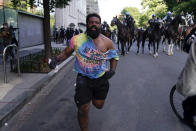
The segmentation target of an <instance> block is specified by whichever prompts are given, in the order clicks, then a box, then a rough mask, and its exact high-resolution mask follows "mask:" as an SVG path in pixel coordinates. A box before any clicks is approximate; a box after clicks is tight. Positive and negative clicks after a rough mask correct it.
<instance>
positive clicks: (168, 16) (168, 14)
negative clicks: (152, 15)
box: [163, 11, 174, 24]
mask: <svg viewBox="0 0 196 131" xmlns="http://www.w3.org/2000/svg"><path fill="white" fill-rule="evenodd" d="M173 19H174V18H173V16H172V13H171V12H170V11H168V12H167V15H166V16H165V17H164V18H163V21H165V22H166V24H169V23H171V22H172V20H173Z"/></svg>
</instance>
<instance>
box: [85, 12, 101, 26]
mask: <svg viewBox="0 0 196 131" xmlns="http://www.w3.org/2000/svg"><path fill="white" fill-rule="evenodd" d="M91 17H97V18H99V20H100V23H101V17H100V16H99V15H98V14H97V13H91V14H88V15H87V16H86V24H88V21H89V19H90V18H91Z"/></svg>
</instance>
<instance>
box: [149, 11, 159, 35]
mask: <svg viewBox="0 0 196 131" xmlns="http://www.w3.org/2000/svg"><path fill="white" fill-rule="evenodd" d="M156 20H157V18H156V14H152V19H150V20H149V21H148V24H149V25H150V27H149V28H148V33H151V31H152V29H153V28H154V23H155V22H156Z"/></svg>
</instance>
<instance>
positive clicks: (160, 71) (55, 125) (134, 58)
mask: <svg viewBox="0 0 196 131" xmlns="http://www.w3.org/2000/svg"><path fill="white" fill-rule="evenodd" d="M186 57H187V54H185V53H184V52H180V51H175V52H174V56H167V55H166V54H165V53H163V52H161V51H160V53H159V56H158V58H156V59H155V58H153V56H152V55H149V54H148V51H145V54H139V55H137V54H136V46H135V44H134V46H133V48H132V49H131V52H130V53H129V54H127V55H126V56H120V61H119V63H118V67H117V70H116V75H115V76H114V77H113V78H112V79H111V80H110V90H109V93H108V97H107V99H106V103H105V106H104V108H103V109H102V110H98V109H95V108H94V107H93V106H91V109H90V114H89V117H90V118H89V131H111V130H112V131H190V129H189V128H188V127H186V126H185V125H183V124H182V123H180V121H178V119H177V117H176V116H175V115H174V113H173V112H172V110H171V107H170V104H169V92H170V89H171V87H172V86H173V85H174V84H175V82H176V79H177V77H178V75H179V73H180V71H181V70H182V68H183V66H184V63H185V60H186ZM72 68H73V61H72V62H70V63H69V65H67V66H66V67H64V68H63V69H62V71H61V75H59V76H58V78H56V79H55V80H54V81H55V82H56V84H49V86H48V87H45V88H44V89H43V90H42V91H41V92H40V93H39V94H38V95H37V96H36V97H35V98H34V99H33V100H32V101H31V103H29V104H27V105H26V106H25V107H24V108H23V109H22V110H21V111H20V112H19V113H17V115H15V116H14V117H13V118H12V119H11V120H10V121H9V122H8V126H5V127H3V128H2V129H1V130H2V131H27V130H28V131H79V130H80V129H79V125H78V122H77V108H76V106H75V103H74V99H73V97H74V83H75V78H76V73H74V72H73V71H72ZM55 82H53V83H55Z"/></svg>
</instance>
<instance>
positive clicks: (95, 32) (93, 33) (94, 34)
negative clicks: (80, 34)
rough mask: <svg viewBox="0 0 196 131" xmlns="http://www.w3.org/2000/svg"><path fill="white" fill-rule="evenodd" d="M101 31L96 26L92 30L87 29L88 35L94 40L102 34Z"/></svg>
mask: <svg viewBox="0 0 196 131" xmlns="http://www.w3.org/2000/svg"><path fill="white" fill-rule="evenodd" d="M92 28H95V29H96V30H92ZM100 32H101V30H100V28H97V27H96V26H92V27H90V28H87V31H86V33H87V35H88V36H90V37H91V38H92V39H96V38H97V37H98V36H99V34H100Z"/></svg>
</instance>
